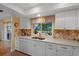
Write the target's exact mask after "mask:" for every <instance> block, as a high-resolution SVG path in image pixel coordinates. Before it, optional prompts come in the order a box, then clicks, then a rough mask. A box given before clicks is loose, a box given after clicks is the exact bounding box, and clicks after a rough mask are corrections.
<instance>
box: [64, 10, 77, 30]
mask: <svg viewBox="0 0 79 59" xmlns="http://www.w3.org/2000/svg"><path fill="white" fill-rule="evenodd" d="M64 21H65V29H69V30H74V29H76V11H75V10H74V11H67V12H65V20H64Z"/></svg>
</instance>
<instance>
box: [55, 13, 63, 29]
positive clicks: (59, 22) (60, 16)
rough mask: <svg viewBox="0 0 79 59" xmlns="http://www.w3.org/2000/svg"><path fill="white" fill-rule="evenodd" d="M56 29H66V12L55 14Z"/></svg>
mask: <svg viewBox="0 0 79 59" xmlns="http://www.w3.org/2000/svg"><path fill="white" fill-rule="evenodd" d="M55 29H64V13H58V14H56V15H55Z"/></svg>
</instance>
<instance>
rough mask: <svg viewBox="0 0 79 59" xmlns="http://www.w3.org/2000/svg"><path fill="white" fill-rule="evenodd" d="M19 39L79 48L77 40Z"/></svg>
mask: <svg viewBox="0 0 79 59" xmlns="http://www.w3.org/2000/svg"><path fill="white" fill-rule="evenodd" d="M19 38H24V39H26V38H27V39H31V40H38V41H43V42H50V43H55V44H63V45H69V46H79V42H78V41H75V40H65V39H54V38H46V39H45V40H39V39H33V38H32V37H26V36H19Z"/></svg>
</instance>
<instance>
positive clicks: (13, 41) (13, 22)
mask: <svg viewBox="0 0 79 59" xmlns="http://www.w3.org/2000/svg"><path fill="white" fill-rule="evenodd" d="M15 24H16V25H17V26H16V27H15ZM19 25H20V19H19V18H17V17H15V16H13V17H12V49H14V48H15V37H16V32H15V30H16V29H19Z"/></svg>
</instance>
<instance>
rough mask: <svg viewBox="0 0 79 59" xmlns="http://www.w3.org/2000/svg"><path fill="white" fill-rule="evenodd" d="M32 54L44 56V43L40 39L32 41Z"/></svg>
mask: <svg viewBox="0 0 79 59" xmlns="http://www.w3.org/2000/svg"><path fill="white" fill-rule="evenodd" d="M32 44H33V45H32V48H33V49H32V55H33V56H45V44H44V42H40V41H33V42H32Z"/></svg>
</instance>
